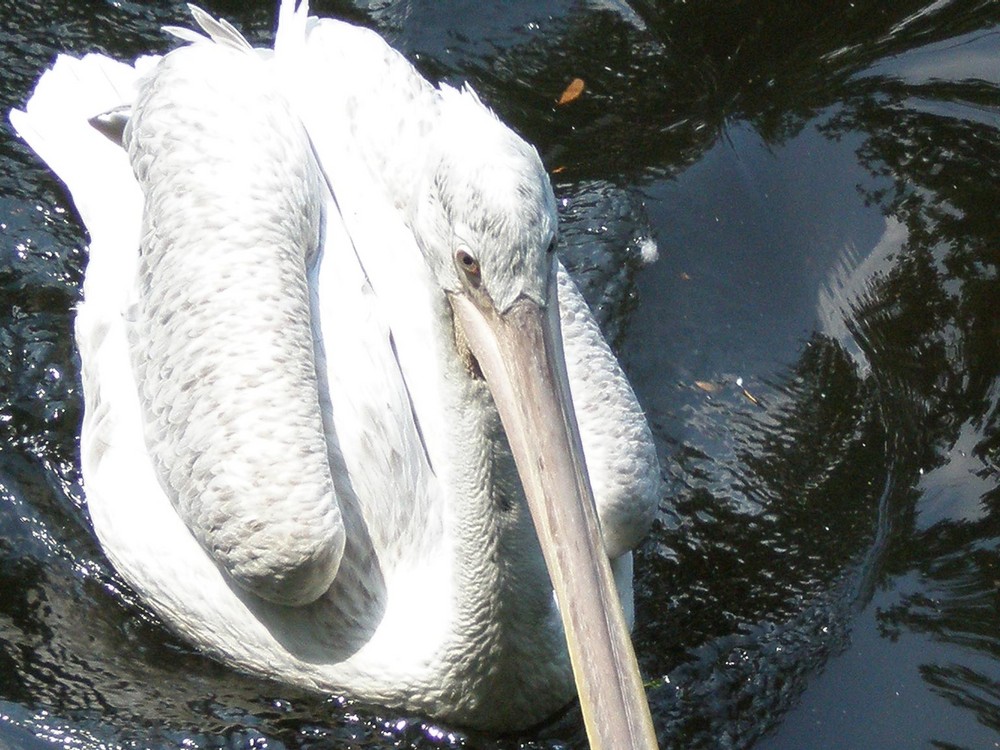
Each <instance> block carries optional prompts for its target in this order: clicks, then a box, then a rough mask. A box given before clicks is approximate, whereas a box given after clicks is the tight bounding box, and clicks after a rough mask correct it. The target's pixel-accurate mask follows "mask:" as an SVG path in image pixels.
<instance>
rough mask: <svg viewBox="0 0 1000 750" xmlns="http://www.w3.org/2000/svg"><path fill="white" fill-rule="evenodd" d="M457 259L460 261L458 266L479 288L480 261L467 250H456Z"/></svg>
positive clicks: (471, 282) (473, 284)
mask: <svg viewBox="0 0 1000 750" xmlns="http://www.w3.org/2000/svg"><path fill="white" fill-rule="evenodd" d="M455 260H456V261H457V262H458V267H459V268H461V269H462V272H463V273H464V274H465V278H466V279H468V281H469V283H470V284H472V286H473V287H475V288H478V287H479V282H480V270H479V261H478V260H476V259H475V258H473V257H472V255H471V254H470V253H469V252H468V251H467V250H459V251H458V252H456V253H455Z"/></svg>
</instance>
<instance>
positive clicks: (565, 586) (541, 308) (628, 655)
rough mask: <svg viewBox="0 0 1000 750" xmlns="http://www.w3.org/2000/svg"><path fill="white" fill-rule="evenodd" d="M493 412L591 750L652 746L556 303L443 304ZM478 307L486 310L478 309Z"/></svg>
mask: <svg viewBox="0 0 1000 750" xmlns="http://www.w3.org/2000/svg"><path fill="white" fill-rule="evenodd" d="M451 300H452V308H453V309H454V311H455V316H456V319H457V321H458V322H459V324H460V325H461V326H462V329H463V333H464V334H465V337H466V341H467V342H468V345H469V348H470V350H471V351H472V353H473V354H474V355H475V357H476V359H477V361H478V363H479V367H480V369H481V371H482V373H483V375H484V377H485V378H486V382H487V384H488V385H489V387H490V390H491V392H492V394H493V399H494V401H495V403H496V406H497V410H498V411H499V413H500V419H501V422H502V423H503V426H504V430H505V431H506V433H507V439H508V441H509V443H510V447H511V451H512V452H513V454H514V461H515V463H516V464H517V469H518V473H519V474H520V476H521V481H522V483H523V485H524V492H525V495H526V497H527V500H528V506H529V509H530V511H531V515H532V518H533V520H534V524H535V529H536V531H537V534H538V539H539V542H540V544H541V548H542V553H543V555H544V557H545V563H546V566H547V567H548V571H549V578H550V579H551V581H552V586H553V588H554V590H555V594H556V601H557V602H558V604H559V612H560V615H561V617H562V622H563V629H564V631H565V633H566V641H567V646H568V649H569V655H570V661H571V663H572V666H573V675H574V677H575V680H576V686H577V692H578V694H579V697H580V706H581V708H582V710H583V717H584V722H585V724H586V727H587V736H588V738H589V740H590V745H591V747H592V748H615V749H618V748H655V747H656V746H657V745H656V735H655V732H654V730H653V724H652V719H651V718H650V713H649V704H648V702H647V701H646V693H645V690H644V688H643V685H642V678H641V677H640V674H639V667H638V664H637V663H636V660H635V652H634V651H633V649H632V640H631V638H630V636H629V632H628V627H627V626H626V624H625V617H624V615H623V613H622V608H621V602H620V599H619V597H618V591H617V589H616V587H615V583H614V579H613V578H612V574H611V567H610V565H609V564H608V557H607V554H606V553H605V551H604V545H603V542H602V537H601V532H600V528H599V525H598V520H597V511H596V508H595V505H594V495H593V491H592V490H591V487H590V480H589V478H588V476H587V470H586V466H585V464H584V459H583V448H582V446H581V442H580V433H579V428H578V427H577V423H576V417H575V412H574V410H573V403H572V399H571V397H570V390H569V380H568V377H567V374H566V360H565V356H564V354H563V344H562V334H561V332H560V325H559V306H558V301H557V297H556V269H555V259H554V258H553V265H552V268H551V272H550V274H549V283H548V287H547V290H546V302H545V304H544V305H539V304H538V303H537V302H535V301H533V300H531V299H528V298H526V297H521V298H520V299H519V300H518V301H517V302H515V303H514V304H513V305H512V306H511V307H510V309H508V310H507V311H506V312H504V313H498V312H497V311H496V310H495V309H493V306H492V304H491V303H490V304H482V303H478V304H477V301H475V300H473V299H472V298H470V297H469V296H466V295H464V294H455V295H452V297H451ZM484 308H485V309H484Z"/></svg>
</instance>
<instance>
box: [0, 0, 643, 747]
mask: <svg viewBox="0 0 1000 750" xmlns="http://www.w3.org/2000/svg"><path fill="white" fill-rule="evenodd" d="M192 13H193V15H194V18H195V20H196V22H197V24H198V26H199V27H200V29H201V31H200V32H199V31H195V30H193V29H179V28H171V29H168V31H171V32H172V33H173V34H174V35H175V36H178V37H180V38H181V40H182V41H183V42H184V44H183V45H181V46H179V47H178V48H176V49H175V50H173V51H171V52H170V53H168V54H166V55H164V56H163V57H145V58H140V59H138V60H137V61H135V63H134V64H131V65H129V64H124V63H120V62H115V61H113V60H110V59H108V58H106V57H103V56H100V55H88V56H86V57H84V58H82V59H74V58H69V57H65V56H60V57H59V58H58V60H57V61H56V63H55V64H54V66H53V68H52V69H51V70H49V71H47V72H46V73H45V74H44V75H43V77H42V78H41V80H40V81H39V84H38V86H37V88H36V90H35V92H34V94H33V96H32V97H31V99H30V101H29V102H28V104H27V106H26V108H25V110H24V111H16V110H15V111H14V112H12V113H11V120H12V122H13V124H14V125H15V127H16V128H17V130H18V132H19V133H20V134H21V136H22V137H23V138H25V140H27V142H28V143H29V144H30V145H31V146H32V147H33V148H34V149H35V151H36V152H37V153H38V154H39V155H40V156H41V157H42V158H43V159H44V160H45V161H46V162H47V163H48V164H49V166H50V167H51V168H52V169H53V171H54V172H55V173H56V174H57V175H59V177H60V178H61V179H62V180H63V181H64V182H65V183H66V185H67V186H68V188H69V190H70V192H71V194H72V196H73V199H74V202H75V204H76V206H77V209H78V211H79V213H80V216H81V218H82V220H83V222H84V223H85V225H86V227H87V229H88V231H89V233H90V237H91V245H90V257H89V263H88V267H87V271H86V276H85V281H84V288H83V297H84V301H83V302H82V304H81V305H80V307H79V309H78V311H77V316H76V339H77V344H78V347H79V350H80V354H81V360H82V363H83V367H82V378H83V390H84V398H85V416H84V420H83V425H82V428H81V441H80V445H81V467H82V473H83V478H84V484H85V490H86V497H87V505H88V510H89V513H90V516H91V519H92V521H93V525H94V529H95V532H96V534H97V536H98V538H99V540H100V542H101V545H102V547H103V549H104V550H105V552H106V554H107V556H108V558H109V559H110V561H111V562H112V564H113V565H114V566H115V568H116V569H117V570H118V571H119V572H120V573H121V575H122V576H123V577H124V578H125V579H126V580H127V581H128V582H129V583H130V585H132V586H133V587H134V588H135V589H136V591H137V592H139V593H140V595H141V596H142V598H143V599H144V600H145V601H146V602H147V603H148V605H149V606H150V607H151V608H152V609H153V610H154V611H155V612H156V613H158V615H159V616H160V617H162V619H163V621H164V622H165V623H166V624H167V625H168V626H169V627H171V628H172V629H174V630H175V631H177V632H178V633H179V634H180V635H181V636H182V637H183V638H185V639H186V640H188V641H189V642H191V643H193V644H195V645H196V646H198V647H200V648H201V649H203V650H205V651H206V652H208V653H209V654H212V655H214V656H215V657H217V658H219V659H221V660H223V661H225V662H226V663H228V664H231V665H233V666H234V667H235V668H237V669H240V670H243V671H245V672H249V673H253V674H258V675H263V676H266V677H270V678H274V679H277V680H280V681H284V682H287V683H294V684H296V685H300V686H304V687H306V688H309V689H313V690H317V691H324V692H347V693H349V694H350V695H352V696H354V697H357V698H359V699H362V700H365V701H370V702H375V703H378V704H383V705H387V706H395V707H401V708H405V709H407V710H414V711H420V712H425V713H427V714H430V715H433V716H436V717H440V718H442V719H444V720H447V721H451V722H455V723H457V724H460V725H464V726H469V727H474V728H481V729H485V730H495V731H511V730H517V729H521V728H525V727H528V726H531V725H533V724H536V723H538V722H540V721H542V720H544V719H546V718H547V717H549V716H550V715H551V714H553V713H554V712H555V711H557V710H558V709H560V708H561V707H563V706H565V705H566V704H567V703H568V702H570V701H571V700H572V699H573V698H574V696H575V695H578V696H579V699H580V705H581V708H582V711H583V715H584V719H585V723H586V726H587V732H588V737H589V739H590V742H591V744H592V745H593V746H594V747H607V748H624V747H636V748H640V747H641V748H648V747H655V746H656V739H655V734H654V731H653V728H652V722H651V720H650V714H649V708H648V705H647V703H646V699H645V693H644V690H643V686H642V682H641V679H640V675H639V670H638V667H637V664H636V659H635V655H634V652H633V649H632V644H631V640H630V637H629V632H628V628H629V623H630V621H631V618H632V557H631V550H632V549H633V548H634V547H635V545H636V544H638V543H639V541H640V540H641V539H642V537H643V535H644V534H645V533H646V531H647V530H648V527H649V525H650V523H651V520H652V516H653V512H654V510H655V507H656V504H657V500H658V497H659V494H660V481H661V480H660V474H659V467H658V465H657V459H656V454H655V451H654V449H653V444H652V439H651V436H650V431H649V428H648V425H647V423H646V421H645V418H644V416H643V414H642V411H641V409H640V407H639V405H638V403H637V401H636V398H635V395H634V393H633V391H632V389H631V387H630V386H629V384H628V382H627V380H626V378H625V376H624V374H623V373H622V371H621V368H620V366H619V365H618V363H617V361H616V360H615V357H614V355H613V354H612V352H611V350H610V348H609V347H608V345H607V344H606V343H605V341H604V340H603V338H602V336H601V334H600V332H599V330H598V327H597V325H596V323H595V321H594V318H593V316H592V314H591V312H590V311H589V309H588V308H587V305H586V303H585V302H584V301H583V298H582V297H581V295H580V293H579V291H578V290H577V289H576V287H575V286H574V284H573V282H572V280H571V279H570V278H569V276H568V275H567V273H566V271H565V269H564V268H563V267H562V265H561V264H560V263H559V262H558V260H557V258H556V255H555V253H554V246H555V242H556V237H557V216H556V203H555V199H554V197H553V192H552V188H551V185H550V182H549V179H548V177H547V175H546V173H545V171H544V168H543V166H542V163H541V161H540V159H539V157H538V155H537V153H536V151H535V150H534V149H533V148H532V147H530V146H529V145H528V144H527V143H526V142H525V141H523V140H522V139H521V138H520V137H518V136H517V135H516V134H515V133H514V132H513V131H512V130H510V129H509V128H508V127H506V126H505V125H504V124H503V123H502V122H501V121H500V120H499V119H498V118H497V117H496V116H495V115H494V114H493V113H492V112H491V111H490V110H489V109H488V108H487V107H486V106H485V105H484V104H483V103H482V102H481V101H480V100H479V99H478V97H477V96H476V95H475V93H474V92H473V91H472V90H471V89H470V88H468V87H465V88H461V89H456V88H451V87H449V86H446V85H440V86H433V85H431V84H430V83H428V82H427V81H426V80H424V79H423V78H422V77H421V76H420V75H419V74H418V73H417V71H416V70H415V69H414V68H413V67H412V65H411V64H410V63H409V62H408V61H407V60H406V59H405V58H403V57H402V56H401V55H399V54H398V53H397V52H395V51H394V50H392V49H391V48H390V47H389V46H388V45H387V44H386V43H385V42H384V41H383V40H382V39H381V38H380V37H379V36H378V35H377V34H375V33H373V32H371V31H367V30H364V29H361V28H357V27H354V26H351V25H349V24H346V23H342V22H338V21H335V20H331V19H317V18H314V17H311V16H309V14H308V7H307V5H306V3H305V2H302V3H300V4H298V5H296V3H295V2H294V0H283V1H282V3H281V6H280V9H279V20H278V28H277V32H276V36H275V45H274V49H273V50H260V49H253V48H252V47H251V46H250V45H249V44H248V43H247V42H246V40H245V39H244V38H243V37H242V36H241V35H240V33H239V32H238V31H237V30H236V29H235V28H234V27H233V26H232V25H230V24H229V23H227V22H226V21H224V20H217V19H215V18H213V17H211V16H209V15H208V14H206V13H205V12H203V11H201V10H199V9H197V8H194V7H192ZM98 131H100V132H98ZM592 487H593V489H592Z"/></svg>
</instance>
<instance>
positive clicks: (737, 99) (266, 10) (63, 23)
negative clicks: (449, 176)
mask: <svg viewBox="0 0 1000 750" xmlns="http://www.w3.org/2000/svg"><path fill="white" fill-rule="evenodd" d="M208 5H209V6H210V10H212V11H214V12H217V13H220V14H223V15H225V16H227V17H229V18H231V19H233V20H234V21H236V22H237V25H239V26H241V28H243V29H245V30H246V31H247V33H248V36H249V37H250V38H251V39H254V40H258V41H264V40H266V39H267V38H268V37H269V33H270V26H271V24H272V19H273V8H272V3H271V2H263V1H261V2H255V3H252V4H249V3H233V2H222V1H220V2H216V3H209V4H208ZM317 5H318V9H319V11H320V12H323V13H330V14H336V15H340V16H342V17H346V18H351V19H354V20H357V21H360V22H362V23H367V24H369V25H373V26H376V27H377V28H380V29H381V30H383V31H384V32H385V33H386V34H387V35H388V36H389V37H390V38H391V39H392V40H393V42H394V43H396V44H397V45H399V46H400V47H401V48H403V49H405V50H406V51H407V53H408V54H410V55H411V56H413V57H414V58H415V59H416V60H417V62H418V64H419V65H420V66H421V67H422V68H423V69H424V70H425V71H427V72H428V73H429V74H430V75H432V76H435V77H445V78H448V79H450V80H463V79H468V80H470V81H472V82H473V84H474V85H475V86H476V88H477V89H478V90H479V91H480V92H481V93H482V94H483V96H484V98H485V99H487V100H488V101H490V102H491V103H492V104H493V105H494V106H495V107H496V108H497V109H498V111H499V112H500V113H501V114H502V115H503V116H504V117H505V118H507V119H508V120H509V121H510V122H511V123H512V124H514V125H515V126H516V127H517V128H518V129H519V130H520V131H521V132H522V133H524V134H525V135H526V136H527V137H528V138H530V139H531V140H533V141H534V142H536V143H537V144H538V146H539V150H540V152H541V153H542V155H543V158H544V159H545V161H546V163H547V164H548V165H549V167H550V169H552V170H553V172H554V175H553V178H554V181H555V182H556V188H557V193H558V194H559V197H560V200H561V202H562V209H563V227H562V240H561V247H560V249H561V252H562V253H563V255H564V258H565V260H566V262H567V265H568V266H569V267H570V268H572V269H573V271H574V273H575V274H576V275H577V277H578V278H579V279H580V280H581V281H582V285H583V287H584V289H585V292H586V294H587V296H588V299H589V300H590V302H591V304H593V305H594V306H595V308H596V309H597V311H598V317H599V319H600V321H601V323H602V325H603V326H604V328H605V330H606V331H607V333H608V335H609V338H610V339H611V340H612V341H613V343H614V345H615V346H616V348H618V350H619V351H620V353H621V355H622V357H623V362H624V364H625V366H626V369H627V371H628V372H629V374H630V376H631V377H632V379H633V382H634V383H635V386H636V389H637V392H638V393H639V395H640V398H641V400H642V401H643V403H644V405H645V406H646V408H647V410H648V411H649V414H650V418H651V421H652V423H653V425H654V431H655V433H656V438H657V440H658V442H659V445H660V448H661V455H662V457H663V464H664V467H665V473H666V475H667V476H666V479H667V482H668V487H669V492H668V494H667V496H666V497H664V499H663V503H662V513H661V516H660V518H659V519H658V522H657V525H656V528H655V531H654V533H653V535H652V536H651V538H650V539H649V541H648V542H647V543H646V544H645V545H644V546H643V548H642V549H641V550H640V553H639V555H638V560H637V571H638V581H637V592H638V601H637V609H638V622H637V626H636V642H637V650H638V652H639V655H640V660H641V662H642V665H643V668H644V671H645V672H646V674H647V675H648V676H649V678H650V697H651V700H652V704H653V711H654V716H655V719H656V723H657V728H658V731H659V734H660V737H661V740H662V742H663V744H664V745H665V746H669V747H685V748H687V747H706V748H715V747H749V746H751V745H754V744H756V745H757V746H758V747H769V748H801V747H831V748H832V747H857V748H867V747H899V748H910V747H917V746H927V745H929V744H933V745H934V746H937V747H983V746H987V745H990V744H991V743H993V742H995V741H997V738H998V736H997V732H1000V694H998V689H997V685H998V684H1000V637H998V633H997V630H998V626H1000V613H998V607H1000V594H998V591H1000V554H998V541H1000V482H998V479H1000V476H998V472H1000V378H998V375H1000V361H998V359H1000V347H998V345H997V342H998V340H1000V306H998V305H997V303H996V299H997V292H998V277H997V273H998V261H1000V221H998V209H997V206H998V205H1000V63H998V60H1000V7H998V6H997V4H995V3H991V2H976V1H974V0H966V1H964V2H962V1H960V0H955V1H954V2H927V0H924V1H917V0H913V1H910V2H899V3H892V4H886V3H879V2H876V1H875V0H869V1H867V2H866V1H863V0H857V1H856V2H854V3H851V4H843V3H831V2H820V3H813V4H808V3H788V2H777V1H776V0H771V1H765V0H761V2H757V3H754V4H750V5H738V6H737V5H733V4H731V3H721V2H716V3H713V2H700V3H671V2H654V1H653V0H649V1H647V0H633V2H631V3H630V4H626V3H624V2H621V0H614V1H613V2H607V1H601V2H598V1H596V0H591V1H589V2H570V1H569V0H567V1H566V2H559V1H558V0H547V1H546V2H542V3H537V2H535V3H529V2H518V3H511V4H505V5H503V6H500V5H497V6H496V7H494V8H492V9H490V10H488V11H486V15H482V14H481V13H480V8H481V6H480V4H476V5H472V4H468V3H464V2H461V1H460V0H455V1H454V2H448V3H436V2H419V1H418V0H405V1H400V2H391V1H388V2H377V3H375V2H359V3H356V4H350V3H348V2H346V0H345V1H342V2H330V3H317ZM185 17H186V10H185V8H184V7H183V5H182V4H180V3H172V2H163V3H155V4H145V3H143V4H140V3H132V2H124V3H111V2H100V1H98V0H95V1H94V2H91V3H86V4H79V3H70V2H51V3H45V4H38V5H34V4H30V3H24V2H19V3H15V2H14V0H0V34H2V35H3V38H4V40H5V41H4V43H5V45H7V46H9V47H10V48H11V49H16V50H17V51H18V54H14V55H7V56H5V57H4V58H3V60H2V62H0V66H2V68H3V75H2V76H0V104H2V107H3V109H4V110H7V109H9V108H10V107H11V106H14V105H20V104H22V103H23V102H24V100H25V98H26V96H27V93H28V92H29V91H30V88H31V86H32V85H33V82H34V80H35V79H36V78H37V76H38V74H39V71H40V70H41V69H42V68H43V67H44V66H45V65H46V64H48V62H49V61H50V59H51V57H52V55H53V54H54V53H55V51H57V50H63V49H69V50H73V51H76V52H84V51H91V50H99V51H107V52H109V53H111V54H114V55H116V56H119V57H132V56H134V55H135V54H137V53H138V52H145V51H151V50H153V51H162V50H164V49H166V48H167V46H168V44H169V42H168V41H167V40H166V39H165V38H164V37H162V36H161V35H159V34H158V32H157V31H156V29H157V28H158V27H159V26H160V25H161V24H164V23H174V24H177V23H184V22H185ZM575 77H580V78H583V79H584V80H585V81H586V85H587V88H586V92H585V94H584V96H582V97H581V98H580V99H578V100H577V101H575V102H573V103H572V104H570V105H566V106H556V105H555V101H556V99H557V98H558V96H559V93H560V92H561V91H562V89H563V88H564V87H565V85H566V83H567V82H568V81H569V80H572V79H573V78H575ZM651 237H653V238H655V239H656V242H657V245H658V246H659V259H658V260H656V261H655V262H653V263H651V264H649V263H648V261H649V260H650V259H651V257H650V253H649V249H650V244H649V242H648V240H649V238H651ZM85 246H86V240H85V238H84V237H83V236H82V232H81V230H80V229H79V228H78V226H77V224H76V221H75V219H74V218H73V213H72V209H71V207H70V205H69V204H68V202H67V199H66V198H65V197H64V196H63V194H62V193H61V191H60V188H59V186H58V185H57V184H56V183H55V181H54V180H53V178H52V177H50V176H49V175H48V174H47V173H46V172H45V171H44V170H43V169H42V168H40V166H39V165H38V164H37V163H36V162H35V161H34V159H33V158H32V157H31V156H30V154H28V153H27V151H26V150H25V148H24V147H23V145H22V144H20V143H19V142H18V141H17V140H16V139H15V138H14V137H13V135H12V134H11V131H10V129H9V127H8V126H7V125H6V123H4V126H3V132H2V134H0V746H6V745H10V746H18V747H47V746H51V744H61V745H75V746H80V747H97V746H100V745H104V746H117V745H129V744H134V745H137V746H163V747H169V746H178V745H182V744H184V745H196V746H201V745H205V746H222V745H226V746H237V747H244V746H246V747H249V746H294V747H313V746H324V747H329V746H331V745H333V746H339V745H350V746H355V747H562V746H566V745H567V744H568V745H570V746H579V745H580V744H581V743H582V742H583V735H582V731H581V729H580V723H579V717H578V716H577V714H576V712H575V711H574V710H572V709H571V710H570V711H568V712H567V713H566V715H565V716H563V717H561V718H559V719H558V720H556V721H555V722H554V723H553V724H551V725H550V726H548V727H544V728H541V729H539V730H537V731H536V732H534V733H530V734H528V735H526V736H525V737H522V738H495V737H482V736H479V735H470V734H468V733H464V732H462V731H460V730H459V729H456V728H450V727H440V726H438V725H436V724H434V723H433V722H430V721H427V720H425V719H423V718H421V717H413V716H398V715H396V714H393V713H392V712H391V711H386V710H384V709H378V708H374V709H373V708H366V707H361V706H355V705H353V704H351V703H349V702H346V701H344V700H343V699H341V698H339V697H335V698H328V699H324V698H323V697H315V696H308V695H302V694H299V693H297V692H295V691H292V690H289V689H288V688H286V687H284V686H276V685H270V684H266V683H261V682H260V681H258V680H254V679H250V678H246V677H242V676H240V675H235V674H233V673H232V672H230V671H229V670H227V669H226V668H225V667H223V666H221V665H217V664H215V663H213V662H211V661H209V660H207V659H205V658H203V657H201V656H200V655H198V654H196V653H193V652H191V651H190V649H188V648H187V647H186V646H185V645H184V644H181V643H179V642H177V641H176V640H175V639H174V638H173V637H172V636H171V635H170V634H169V633H168V632H166V631H165V630H164V629H163V628H162V626H161V625H160V624H159V623H158V622H157V620H156V619H155V618H154V617H153V616H151V615H150V614H149V613H148V612H146V611H145V610H144V609H143V608H142V605H141V604H140V603H139V602H138V601H137V600H136V598H135V596H134V594H133V593H132V592H130V591H129V590H128V588H127V587H126V586H125V585H124V584H123V583H122V582H121V581H120V580H119V579H118V577H117V576H116V574H115V573H114V572H113V570H112V569H111V568H110V567H109V565H108V564H107V562H106V561H105V559H104V558H103V556H102V554H101V553H100V551H99V549H98V547H97V545H96V542H95V540H94V538H93V535H92V532H91V531H90V527H89V522H88V521H87V519H86V515H85V512H84V511H83V493H82V491H81V488H80V486H79V476H78V470H77V466H76V460H77V457H76V450H77V449H76V438H75V434H76V428H77V424H78V422H79V418H80V405H81V404H80V395H79V386H78V370H77V367H78V363H77V360H76V355H75V353H74V351H73V347H72V342H71V338H70V335H69V329H70V325H71V319H72V307H73V305H74V304H75V303H76V301H77V300H78V298H79V293H80V292H79V284H80V279H81V269H82V267H83V264H84V262H85ZM425 616H433V613H427V614H426V615H425Z"/></svg>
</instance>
